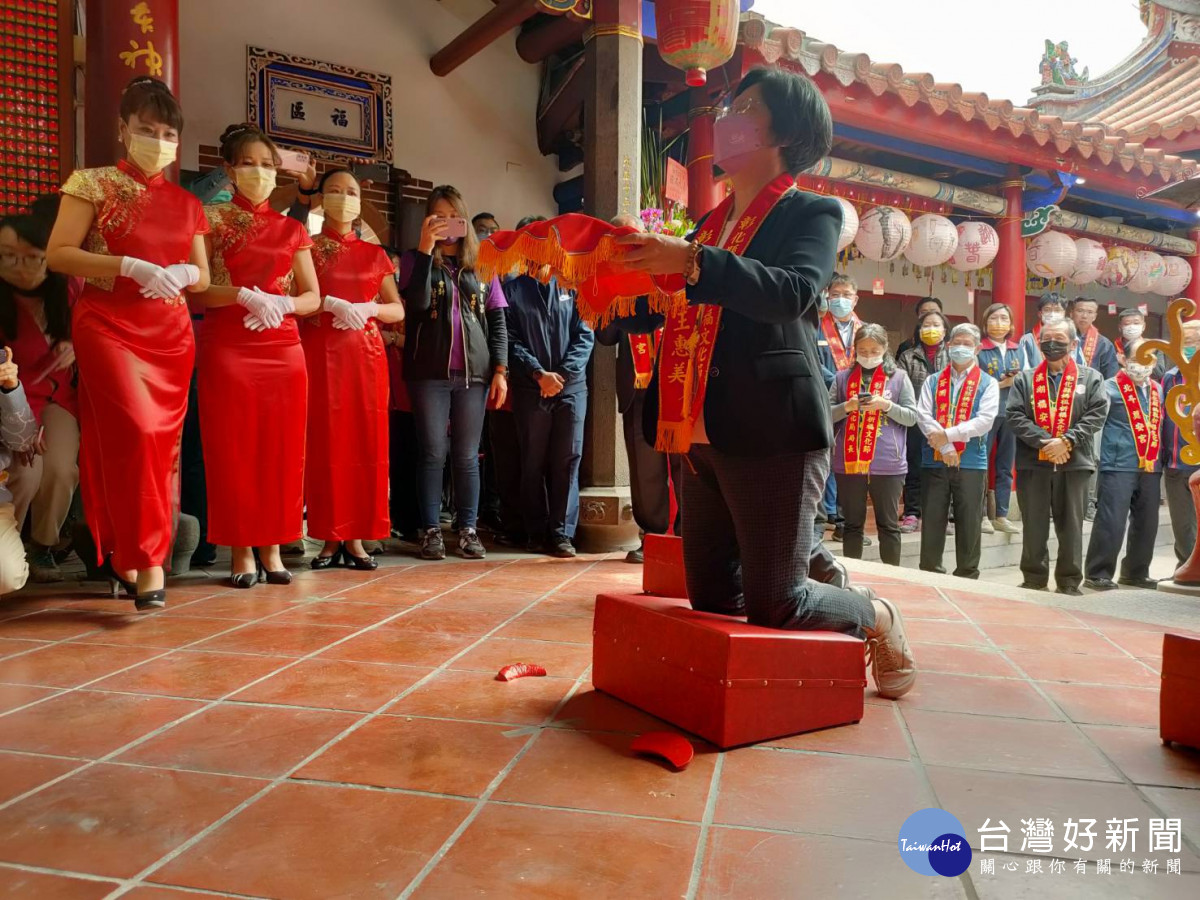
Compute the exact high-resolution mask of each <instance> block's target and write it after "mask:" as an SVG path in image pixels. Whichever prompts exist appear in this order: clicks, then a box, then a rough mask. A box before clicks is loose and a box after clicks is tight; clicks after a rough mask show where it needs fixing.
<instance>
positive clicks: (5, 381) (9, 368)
mask: <svg viewBox="0 0 1200 900" xmlns="http://www.w3.org/2000/svg"><path fill="white" fill-rule="evenodd" d="M17 374H18V372H17V364H16V363H15V362H13V361H12V347H5V348H4V362H2V363H0V388H3V389H4V390H5V391H15V390H16V389H17V386H18V385H19V384H20V383H21V381H20V379H19V378H18V377H17Z"/></svg>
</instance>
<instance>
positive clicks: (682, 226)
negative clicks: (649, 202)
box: [641, 205, 696, 237]
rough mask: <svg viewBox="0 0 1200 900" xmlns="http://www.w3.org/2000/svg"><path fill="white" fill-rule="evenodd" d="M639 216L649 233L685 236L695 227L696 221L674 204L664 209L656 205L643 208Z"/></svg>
mask: <svg viewBox="0 0 1200 900" xmlns="http://www.w3.org/2000/svg"><path fill="white" fill-rule="evenodd" d="M641 217H642V225H644V226H645V228H646V230H647V231H648V232H650V233H651V234H670V235H673V236H675V237H687V236H688V235H689V234H691V233H692V232H693V231H694V230H695V229H696V223H695V222H693V221H692V220H691V219H690V218H688V214H687V211H686V210H684V209H682V208H679V207H676V206H674V205H671V206H668V207H667V209H666V210H662V209H659V208H658V207H651V208H650V209H643V210H642V212H641Z"/></svg>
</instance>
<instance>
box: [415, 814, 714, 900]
mask: <svg viewBox="0 0 1200 900" xmlns="http://www.w3.org/2000/svg"><path fill="white" fill-rule="evenodd" d="M698 838H699V829H698V828H697V827H696V826H694V825H685V824H682V823H675V822H655V821H649V820H646V819H629V818H621V817H616V816H605V815H595V814H592V813H581V812H569V811H565V810H542V809H528V808H522V807H509V806H498V805H494V804H489V805H488V806H487V807H486V808H485V809H484V810H483V812H482V813H480V815H479V817H478V818H477V819H476V820H475V821H474V822H472V823H471V825H470V827H468V828H467V830H466V831H465V832H463V835H462V837H460V838H459V839H458V841H457V842H455V844H454V846H453V847H451V848H450V851H449V852H448V853H447V854H446V856H445V858H444V859H442V860H441V862H439V863H438V865H437V868H435V869H434V870H433V871H432V872H431V873H430V874H429V877H428V878H426V879H425V881H424V882H423V883H422V884H421V885H420V887H419V888H418V889H417V891H416V893H415V894H414V896H416V897H420V898H444V897H473V896H489V895H490V896H495V897H506V898H507V897H538V898H551V897H553V898H580V900H585V898H586V900H629V898H630V897H631V896H637V897H647V898H651V897H653V898H668V897H683V896H685V895H686V894H687V887H688V881H689V880H690V877H691V872H692V860H693V858H694V856H695V852H696V843H697V839H698Z"/></svg>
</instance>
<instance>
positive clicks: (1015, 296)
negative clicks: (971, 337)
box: [992, 166, 1025, 335]
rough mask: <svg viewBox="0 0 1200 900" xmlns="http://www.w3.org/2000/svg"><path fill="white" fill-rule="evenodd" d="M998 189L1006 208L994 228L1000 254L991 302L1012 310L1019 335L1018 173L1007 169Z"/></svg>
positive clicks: (1022, 305) (1020, 240)
mask: <svg viewBox="0 0 1200 900" xmlns="http://www.w3.org/2000/svg"><path fill="white" fill-rule="evenodd" d="M1001 186H1002V187H1003V188H1004V199H1005V200H1006V201H1007V203H1008V208H1007V209H1005V211H1004V215H1002V216H1001V217H1000V219H999V221H998V222H997V227H996V231H997V233H998V234H999V235H1000V252H999V253H997V254H996V260H995V262H994V263H992V302H993V303H1004V304H1006V305H1007V306H1008V308H1009V309H1011V310H1012V319H1013V329H1014V331H1015V333H1016V334H1017V335H1021V334H1023V333H1024V332H1025V240H1024V239H1023V238H1022V237H1021V219H1022V218H1023V217H1024V211H1023V206H1022V192H1023V191H1024V189H1025V181H1024V179H1023V178H1022V177H1021V174H1020V169H1018V167H1016V166H1010V167H1009V173H1008V178H1006V179H1005V180H1004V181H1003V182H1002V183H1001Z"/></svg>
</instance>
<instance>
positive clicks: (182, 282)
mask: <svg viewBox="0 0 1200 900" xmlns="http://www.w3.org/2000/svg"><path fill="white" fill-rule="evenodd" d="M167 272H168V273H169V274H170V275H171V277H172V278H174V279H175V280H176V281H178V282H179V286H180V287H183V288H189V287H191V286H192V285H193V284H195V283H196V282H197V281H199V280H200V268H199V266H193V265H192V264H191V263H175V265H173V266H167Z"/></svg>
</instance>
